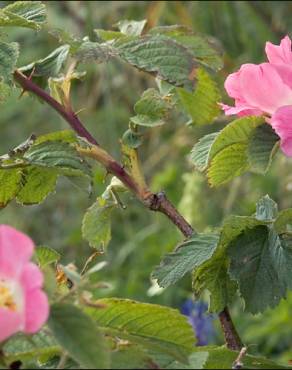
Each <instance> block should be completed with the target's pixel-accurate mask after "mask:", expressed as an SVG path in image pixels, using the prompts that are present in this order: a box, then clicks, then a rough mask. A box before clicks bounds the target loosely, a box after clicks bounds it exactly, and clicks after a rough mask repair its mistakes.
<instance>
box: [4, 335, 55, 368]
mask: <svg viewBox="0 0 292 370" xmlns="http://www.w3.org/2000/svg"><path fill="white" fill-rule="evenodd" d="M3 352H4V356H5V362H6V364H7V365H11V364H12V363H14V362H16V361H21V362H22V367H23V368H29V365H31V361H43V360H44V359H46V360H49V359H51V358H53V357H56V356H60V355H61V348H60V347H59V346H58V345H57V343H56V341H55V340H54V338H53V337H52V336H51V335H48V334H47V333H45V332H44V331H39V332H38V333H37V334H34V335H33V336H30V337H28V336H26V335H24V334H17V335H15V336H13V337H11V338H10V339H9V340H8V341H7V342H6V343H5V344H4V346H3ZM25 364H27V365H28V366H27V367H26V366H25ZM8 367H10V366H8ZM5 368H7V367H5Z"/></svg>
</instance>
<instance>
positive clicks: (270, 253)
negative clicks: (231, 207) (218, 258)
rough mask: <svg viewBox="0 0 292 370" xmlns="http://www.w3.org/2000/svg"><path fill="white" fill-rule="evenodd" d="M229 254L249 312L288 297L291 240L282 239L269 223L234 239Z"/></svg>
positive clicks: (290, 276)
mask: <svg viewBox="0 0 292 370" xmlns="http://www.w3.org/2000/svg"><path fill="white" fill-rule="evenodd" d="M228 253H229V255H230V258H231V265H230V275H231V277H232V278H234V279H236V280H237V281H238V283H239V288H240V293H241V295H242V297H243V298H244V300H245V306H246V309H247V310H248V311H249V312H251V313H258V312H262V311H264V310H265V309H266V308H268V307H275V306H276V305H277V304H278V303H279V301H280V300H281V299H282V298H284V297H285V294H286V290H287V286H289V285H290V284H291V280H292V275H291V264H292V245H291V243H290V241H289V240H288V241H286V240H284V239H280V238H279V236H278V235H277V234H276V233H275V231H274V230H272V229H268V228H267V227H266V226H258V227H256V228H254V229H252V230H248V231H246V232H245V233H244V234H243V235H240V236H239V237H238V238H237V239H236V240H235V241H233V242H232V243H231V245H230V247H229V249H228ZM289 266H290V267H289Z"/></svg>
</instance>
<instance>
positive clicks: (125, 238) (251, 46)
mask: <svg viewBox="0 0 292 370" xmlns="http://www.w3.org/2000/svg"><path fill="white" fill-rule="evenodd" d="M0 3H1V6H3V5H6V3H8V2H0ZM45 3H47V7H48V12H49V18H48V20H49V21H48V26H47V28H48V29H53V28H56V27H57V28H63V29H66V30H68V31H70V32H72V33H74V34H75V35H78V36H85V35H89V36H90V37H91V38H94V34H93V29H95V28H104V29H111V28H112V26H113V25H114V24H116V23H117V22H118V21H119V20H121V19H135V20H141V19H147V20H148V25H147V27H149V28H151V27H153V26H156V25H172V24H184V25H187V26H190V27H191V28H192V29H193V30H194V31H196V32H200V33H204V34H208V35H211V36H214V37H216V38H217V39H218V40H219V42H220V43H221V45H222V48H223V50H224V60H225V68H224V69H223V70H222V71H221V72H220V73H219V74H218V76H215V78H216V79H217V80H218V82H219V84H220V86H221V88H222V92H223V82H224V79H225V78H226V76H227V74H228V73H230V72H231V71H234V70H236V69H237V68H238V67H239V66H240V64H242V63H246V62H251V63H257V62H260V61H263V60H264V59H265V55H264V45H265V42H266V41H267V40H270V41H272V42H275V43H279V41H280V39H281V38H282V37H283V36H284V35H286V34H289V33H290V31H291V30H292V17H291V16H290V15H291V12H292V2H289V1H232V2H231V1H48V2H45ZM7 38H8V39H11V40H14V41H18V42H19V43H20V45H21V57H20V60H19V66H21V65H25V64H27V63H29V62H31V61H33V60H35V59H38V58H42V57H44V56H46V55H47V54H48V53H49V52H50V51H52V50H53V49H54V48H56V47H57V46H58V43H57V41H56V39H55V38H54V37H52V36H50V35H49V34H48V32H46V31H42V32H39V33H35V32H33V31H29V30H24V29H13V30H9V33H8V34H7ZM83 69H84V70H86V71H87V77H86V79H85V81H84V82H75V83H74V88H73V90H74V105H75V109H76V110H80V109H83V110H82V112H81V113H80V118H81V120H82V121H83V122H84V123H85V124H86V126H87V128H88V129H89V130H90V131H91V132H92V133H93V135H94V136H96V137H97V138H98V141H99V142H100V143H101V144H102V145H103V146H104V147H105V148H106V149H107V150H108V151H109V152H110V153H112V154H113V155H114V156H115V157H116V158H118V159H119V158H120V145H119V140H120V137H121V136H122V134H123V132H124V131H125V130H126V129H127V126H128V119H129V117H130V116H131V115H133V105H134V103H135V102H136V101H137V100H138V98H139V96H140V95H141V93H142V92H143V91H144V90H145V89H146V88H147V87H150V86H155V81H154V79H153V78H151V77H149V76H148V75H146V74H144V73H141V72H140V73H139V72H137V71H135V70H134V69H132V68H130V67H127V66H126V65H125V64H123V63H120V62H117V61H116V62H110V63H105V64H96V65H86V66H83ZM19 93H20V91H18V93H15V95H13V96H11V97H10V98H9V101H8V103H7V104H5V105H3V104H2V105H1V108H0V109H1V111H0V112H1V113H0V127H1V136H0V145H1V153H5V152H7V150H9V149H11V148H13V147H14V146H16V145H18V144H19V143H21V142H22V141H24V140H25V139H26V138H27V137H28V136H29V135H30V134H31V133H32V132H34V133H36V134H43V133H46V132H50V131H53V130H58V129H65V128H67V126H66V124H65V122H64V121H62V120H61V119H60V118H59V117H58V116H57V115H56V114H55V113H54V112H53V111H52V110H51V109H50V108H48V107H47V106H45V105H43V104H41V103H40V102H39V101H37V99H33V98H31V97H23V98H21V99H19ZM225 98H226V96H224V99H225ZM226 101H227V98H226ZM186 121H187V117H185V116H182V115H179V116H177V115H176V116H175V117H172V118H170V119H169V122H168V124H167V125H165V126H162V127H160V128H156V129H153V130H151V132H150V131H149V132H147V133H146V135H145V140H144V144H143V146H142V148H141V150H140V154H141V158H142V166H143V169H144V172H145V175H146V178H147V180H148V182H149V183H150V184H151V189H152V190H153V191H159V190H165V191H166V193H167V194H168V196H169V198H170V199H171V200H172V201H173V202H174V203H175V204H176V205H177V206H178V207H179V209H180V210H181V212H182V213H183V214H184V215H185V216H186V217H187V219H188V220H189V221H190V222H191V223H192V224H193V226H194V227H195V228H196V229H197V230H199V231H204V230H207V229H208V228H210V227H216V226H220V224H221V222H222V219H223V218H224V217H225V216H226V215H229V214H231V213H236V214H241V215H247V214H251V213H252V212H253V211H254V210H255V202H256V201H257V200H258V199H259V198H260V197H261V196H262V195H265V194H267V193H268V194H269V195H270V196H271V197H272V198H273V199H274V200H275V201H277V202H278V204H279V207H280V208H287V207H291V191H292V175H291V174H292V171H291V170H292V162H291V160H289V159H287V158H285V157H284V156H283V155H282V154H281V153H279V154H278V155H277V158H276V160H275V161H274V163H273V165H272V167H271V170H270V171H269V173H268V174H267V175H266V176H264V177H263V176H259V175H255V174H246V175H244V176H242V177H240V178H238V179H235V180H234V181H233V182H231V183H229V184H227V185H225V186H221V187H220V188H218V189H210V187H209V186H208V184H207V181H206V179H205V177H204V176H202V175H200V174H199V173H196V172H194V171H193V169H192V166H191V165H190V163H189V161H188V154H189V152H190V150H191V148H192V146H193V145H194V143H195V142H196V141H197V140H198V138H200V137H201V136H203V135H204V134H206V133H209V132H212V131H218V130H219V129H220V128H222V127H223V125H224V124H226V118H225V117H219V119H218V120H217V121H216V122H215V123H214V124H211V125H207V126H200V127H194V126H192V127H190V126H186V125H185V123H186ZM104 175H105V173H104V171H103V169H102V168H96V169H95V182H94V194H93V195H92V196H91V197H88V194H86V192H84V191H83V190H82V189H80V188H78V187H76V186H75V185H74V184H72V183H70V182H69V181H68V180H65V179H64V180H63V179H62V180H61V181H59V184H58V191H57V193H56V194H53V195H50V196H49V198H48V199H47V200H46V201H45V202H44V203H43V204H42V205H40V206H31V207H21V206H20V205H18V204H15V203H12V204H10V205H9V206H8V207H7V208H6V209H4V210H1V212H0V222H1V223H8V224H11V225H13V226H15V227H18V228H20V229H22V230H23V231H25V232H27V233H28V234H30V235H31V236H32V238H33V239H34V240H35V242H36V243H37V244H38V245H48V246H51V247H53V248H55V249H57V250H59V251H60V252H61V253H62V255H63V259H62V263H64V264H66V263H70V262H73V263H75V264H76V265H77V266H79V267H81V266H83V265H84V262H85V261H86V259H87V258H88V257H89V256H90V255H91V253H92V251H91V250H90V248H89V247H88V245H87V243H86V242H84V241H83V240H82V237H81V231H80V229H81V221H82V217H83V214H84V212H85V210H86V208H87V207H88V206H90V204H91V203H92V202H93V201H94V199H95V197H96V196H97V195H98V194H101V193H102V192H103V190H104V189H105V187H106V182H104ZM124 201H125V202H126V204H127V209H126V210H120V211H116V212H115V214H114V216H113V220H112V226H113V230H112V241H111V243H110V246H109V248H108V253H107V255H106V256H100V257H98V259H97V261H98V260H104V259H106V260H107V261H108V262H109V264H108V266H107V268H106V269H104V270H103V273H102V279H103V280H104V281H108V282H109V283H110V284H111V289H110V290H109V291H108V292H105V294H108V295H110V296H120V297H125V298H132V299H137V300H141V301H147V302H152V303H160V304H165V305H170V306H173V307H178V308H180V307H181V305H182V303H183V302H184V301H185V300H186V299H187V298H189V297H190V296H191V281H190V277H189V276H188V277H186V278H185V279H184V280H183V281H181V282H180V283H179V284H177V285H176V286H175V287H170V288H168V289H167V290H165V291H159V290H157V289H155V286H152V282H151V280H150V273H151V271H152V270H153V268H154V266H155V265H157V264H158V263H159V262H160V258H161V256H162V255H163V254H165V253H166V252H167V251H170V250H172V249H173V248H174V247H175V245H176V244H177V242H178V241H180V240H181V239H182V238H181V235H180V234H179V233H178V231H177V230H176V229H175V227H174V226H172V225H171V224H170V223H169V222H168V221H167V220H166V219H165V217H164V216H162V215H158V214H154V213H151V212H149V211H147V210H145V209H143V207H142V206H141V205H140V204H139V203H138V202H137V201H136V200H135V199H134V198H133V197H128V198H126V199H124ZM232 313H233V315H234V317H235V322H236V325H237V327H238V330H239V332H240V334H241V336H242V338H243V340H244V342H246V343H249V344H251V347H250V350H251V351H252V352H254V353H262V354H265V355H267V356H270V357H274V358H276V359H278V360H281V361H287V360H289V359H292V319H291V317H292V295H290V296H289V298H288V300H287V301H283V302H282V303H281V305H280V306H279V307H278V308H276V309H275V310H273V311H268V312H266V313H264V314H262V315H258V316H251V315H249V314H246V313H243V307H242V303H241V302H240V300H239V299H238V301H237V302H235V304H234V306H233V307H232ZM213 341H215V342H218V343H222V341H223V339H222V337H221V334H220V331H219V330H218V335H216V336H215V337H214V338H213Z"/></svg>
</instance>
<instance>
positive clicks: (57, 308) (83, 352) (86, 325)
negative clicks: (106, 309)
mask: <svg viewBox="0 0 292 370" xmlns="http://www.w3.org/2000/svg"><path fill="white" fill-rule="evenodd" d="M48 325H49V328H50V329H51V330H52V332H53V334H54V336H55V338H56V340H57V341H58V342H59V344H60V345H61V346H62V347H63V348H64V350H65V351H66V352H67V353H68V354H69V355H70V356H71V357H72V358H73V359H74V360H75V361H77V362H78V363H79V364H80V365H81V366H82V367H84V368H87V369H109V368H110V366H109V353H108V349H107V347H106V343H105V338H104V337H103V335H102V334H101V333H100V331H99V329H98V327H97V325H96V324H95V323H94V322H93V320H92V319H91V318H90V317H89V316H87V315H86V314H85V313H84V312H82V311H81V310H79V309H78V308H77V307H75V306H72V305H69V304H61V303H55V304H53V305H52V306H51V314H50V319H49V322H48Z"/></svg>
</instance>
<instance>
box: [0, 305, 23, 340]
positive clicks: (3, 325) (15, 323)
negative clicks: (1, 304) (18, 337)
mask: <svg viewBox="0 0 292 370" xmlns="http://www.w3.org/2000/svg"><path fill="white" fill-rule="evenodd" d="M23 327H24V319H23V314H22V313H19V312H13V311H10V310H7V309H4V308H0V343H1V342H3V341H4V340H6V339H8V338H9V337H10V336H11V335H13V334H16V333H17V332H19V331H22V330H23Z"/></svg>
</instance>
